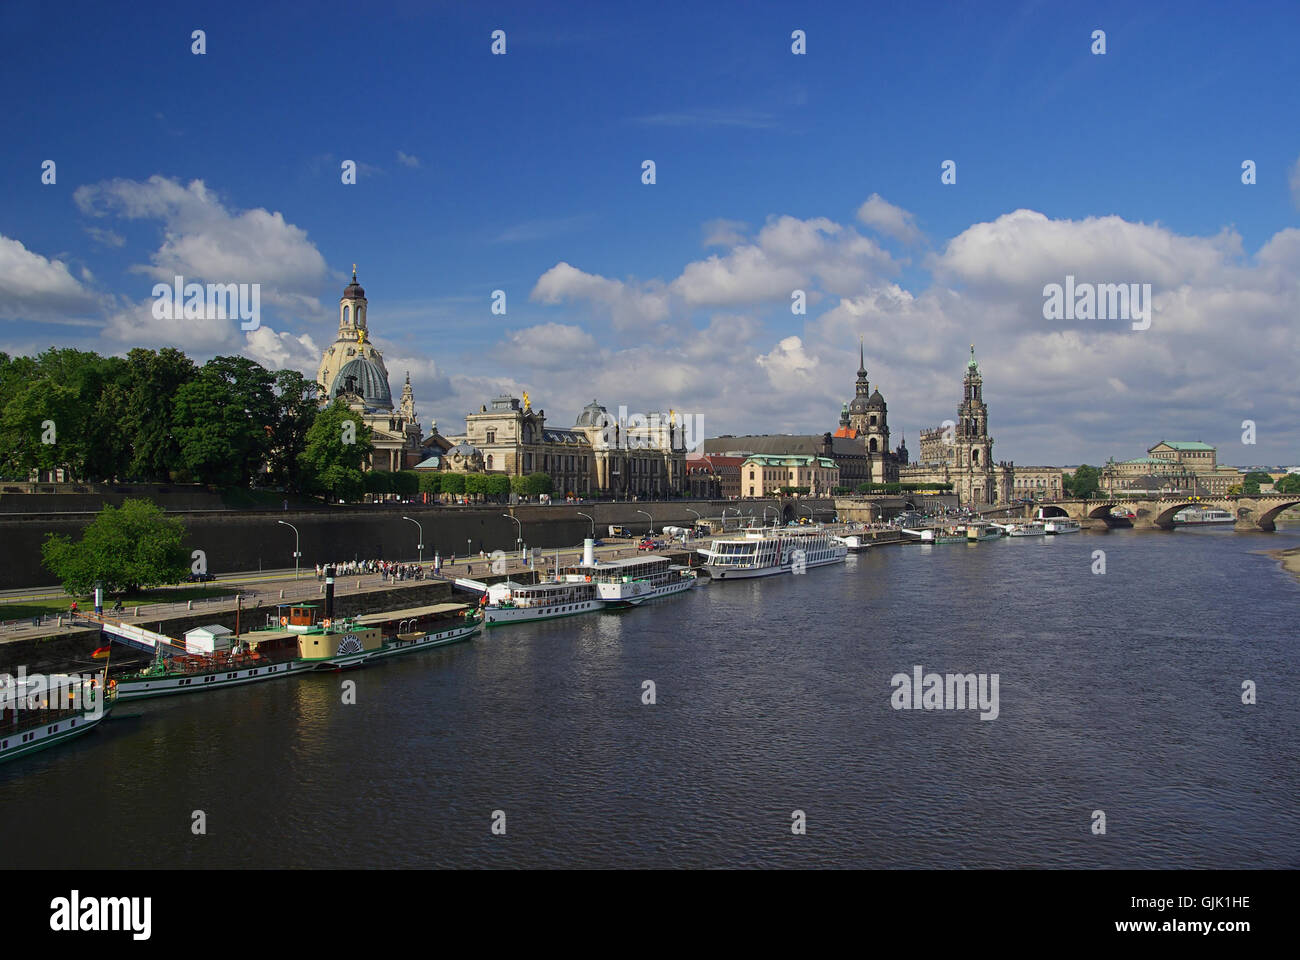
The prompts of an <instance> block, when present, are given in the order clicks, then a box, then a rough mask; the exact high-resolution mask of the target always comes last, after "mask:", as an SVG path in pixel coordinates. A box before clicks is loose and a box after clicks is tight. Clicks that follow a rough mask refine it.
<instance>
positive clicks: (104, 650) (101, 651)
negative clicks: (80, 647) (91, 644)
mask: <svg viewBox="0 0 1300 960" xmlns="http://www.w3.org/2000/svg"><path fill="white" fill-rule="evenodd" d="M110 649H111V648H109V647H97V648H96V649H95V652H94V653H92V654H91V657H92V658H94V659H95V660H107V659H108V652H109V650H110Z"/></svg>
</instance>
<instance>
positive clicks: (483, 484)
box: [465, 473, 488, 497]
mask: <svg viewBox="0 0 1300 960" xmlns="http://www.w3.org/2000/svg"><path fill="white" fill-rule="evenodd" d="M487 483H488V478H487V474H484V473H467V474H465V493H466V494H467V495H469V496H471V497H482V496H483V495H484V494H486V493H487Z"/></svg>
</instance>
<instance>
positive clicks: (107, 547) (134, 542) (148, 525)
mask: <svg viewBox="0 0 1300 960" xmlns="http://www.w3.org/2000/svg"><path fill="white" fill-rule="evenodd" d="M184 538H185V527H184V525H183V524H182V523H181V522H180V520H177V519H174V518H170V517H167V516H165V515H164V514H163V510H162V508H161V507H159V506H157V505H156V504H154V503H153V502H151V501H149V500H127V501H125V502H124V503H123V504H122V506H121V507H120V508H117V507H113V506H111V505H109V506H105V507H104V508H103V509H102V510H101V511H100V512H99V515H98V516H96V517H95V519H94V520H92V521H91V522H90V524H89V525H88V526H87V527H86V529H85V532H84V533H83V534H82V538H81V540H80V542H78V543H75V544H74V543H73V542H72V541H71V540H70V539H69V538H68V537H66V536H64V535H62V534H55V533H51V534H49V535H48V536H46V538H45V542H44V543H43V544H42V545H41V559H42V562H43V563H44V565H45V568H46V569H47V570H49V571H50V572H51V573H53V574H54V575H55V576H56V577H58V578H59V580H60V581H62V583H63V588H64V589H65V590H66V591H67V592H68V593H70V594H72V595H73V596H81V595H84V594H86V593H89V592H90V591H91V590H93V589H94V586H95V583H96V581H103V584H104V588H105V589H106V590H107V591H108V592H109V593H122V592H132V591H135V590H139V589H141V588H145V587H154V586H158V585H160V584H164V583H175V582H177V581H178V580H180V579H181V578H182V577H184V576H185V574H186V573H187V572H188V570H189V554H188V553H187V552H186V550H185V547H184V546H183V543H182V541H183V540H184Z"/></svg>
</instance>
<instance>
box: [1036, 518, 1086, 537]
mask: <svg viewBox="0 0 1300 960" xmlns="http://www.w3.org/2000/svg"><path fill="white" fill-rule="evenodd" d="M1082 529H1083V525H1082V524H1081V523H1079V521H1078V520H1071V519H1070V518H1069V517H1048V518H1047V519H1046V520H1044V521H1043V531H1044V532H1045V533H1049V534H1056V533H1078V532H1079V531H1080V530H1082Z"/></svg>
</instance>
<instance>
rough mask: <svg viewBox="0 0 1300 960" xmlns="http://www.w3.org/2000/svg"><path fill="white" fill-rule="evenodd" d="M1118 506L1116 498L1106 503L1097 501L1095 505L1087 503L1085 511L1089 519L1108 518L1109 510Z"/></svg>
mask: <svg viewBox="0 0 1300 960" xmlns="http://www.w3.org/2000/svg"><path fill="white" fill-rule="evenodd" d="M1118 506H1119V501H1118V500H1111V501H1109V502H1108V503H1099V504H1097V505H1096V506H1095V507H1094V506H1092V505H1091V504H1089V505H1088V507H1087V508H1086V511H1085V512H1086V516H1087V517H1088V519H1090V520H1109V519H1110V512H1111V511H1112V510H1114V509H1115V508H1116V507H1118Z"/></svg>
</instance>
